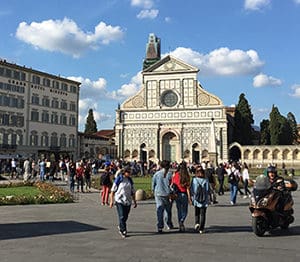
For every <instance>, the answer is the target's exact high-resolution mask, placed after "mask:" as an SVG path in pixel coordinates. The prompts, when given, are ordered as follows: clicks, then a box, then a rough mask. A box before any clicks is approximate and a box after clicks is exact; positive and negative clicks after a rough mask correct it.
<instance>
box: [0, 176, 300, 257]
mask: <svg viewBox="0 0 300 262" xmlns="http://www.w3.org/2000/svg"><path fill="white" fill-rule="evenodd" d="M298 182H299V181H298ZM293 196H294V200H295V206H294V208H295V217H296V219H295V222H294V223H293V224H292V225H291V227H290V229H289V231H281V230H275V231H274V232H273V233H272V234H269V233H267V234H266V235H265V236H264V237H262V238H259V237H256V236H255V235H254V234H253V232H252V229H251V216H250V212H249V210H248V201H249V200H248V199H243V198H242V197H238V205H236V206H231V205H230V204H229V193H228V192H227V193H226V194H225V196H221V197H219V198H218V201H219V203H218V204H217V205H214V206H210V207H209V208H208V211H207V223H206V228H207V229H206V233H205V234H203V235H200V234H199V233H195V232H194V230H193V226H194V223H193V220H194V212H193V211H194V210H193V208H192V207H189V214H188V218H187V221H186V223H185V225H186V227H187V231H186V232H185V233H179V232H178V229H174V230H170V231H167V230H165V233H164V234H161V235H159V234H156V213H155V203H154V201H153V200H147V201H141V202H139V203H138V207H137V208H136V209H132V210H131V213H130V217H129V221H128V231H129V233H128V234H129V237H128V238H126V239H122V238H121V237H120V235H119V234H118V230H117V215H116V210H115V208H113V209H110V208H109V207H108V206H101V205H100V201H99V192H98V191H94V192H92V193H84V194H81V193H80V194H78V200H77V201H76V203H72V204H55V205H54V204H53V205H28V206H1V207H0V214H1V215H0V261H1V262H17V261H30V262H35V261H39V262H48V261H49V262H50V261H51V262H60V261H72V262H79V261H80V262H90V261H132V262H133V261H172V262H174V261H231V262H232V261H272V262H276V261H287V262H291V261H300V254H299V247H300V192H299V190H298V191H297V192H294V193H293ZM173 222H174V224H175V226H177V223H176V222H177V219H176V207H175V205H174V206H173Z"/></svg>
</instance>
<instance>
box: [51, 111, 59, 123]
mask: <svg viewBox="0 0 300 262" xmlns="http://www.w3.org/2000/svg"><path fill="white" fill-rule="evenodd" d="M51 123H52V124H58V115H57V113H55V112H53V113H52V115H51Z"/></svg>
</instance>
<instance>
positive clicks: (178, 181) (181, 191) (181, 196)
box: [172, 162, 191, 232]
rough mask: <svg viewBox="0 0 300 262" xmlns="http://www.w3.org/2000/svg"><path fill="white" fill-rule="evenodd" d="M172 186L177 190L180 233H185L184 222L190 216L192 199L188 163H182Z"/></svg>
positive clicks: (173, 178)
mask: <svg viewBox="0 0 300 262" xmlns="http://www.w3.org/2000/svg"><path fill="white" fill-rule="evenodd" d="M172 185H173V186H174V185H175V186H176V188H177V190H176V191H177V198H176V199H175V201H176V207H177V218H178V224H179V231H180V232H184V231H185V226H184V221H185V219H186V217H187V214H188V204H189V201H190V199H191V196H190V174H189V171H188V169H187V165H186V162H182V163H181V164H180V165H179V166H178V168H177V171H176V172H175V174H174V176H173V177H172Z"/></svg>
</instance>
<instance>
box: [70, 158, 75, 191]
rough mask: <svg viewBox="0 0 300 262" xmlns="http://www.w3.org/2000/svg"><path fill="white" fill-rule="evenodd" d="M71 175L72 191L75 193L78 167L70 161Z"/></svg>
mask: <svg viewBox="0 0 300 262" xmlns="http://www.w3.org/2000/svg"><path fill="white" fill-rule="evenodd" d="M69 174H70V191H71V192H72V193H74V188H75V177H76V166H75V163H74V162H73V161H72V160H70V162H69Z"/></svg>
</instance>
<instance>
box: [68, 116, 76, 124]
mask: <svg viewBox="0 0 300 262" xmlns="http://www.w3.org/2000/svg"><path fill="white" fill-rule="evenodd" d="M69 121H70V122H69V124H70V126H75V125H76V118H75V116H73V115H71V116H70V119H69Z"/></svg>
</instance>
